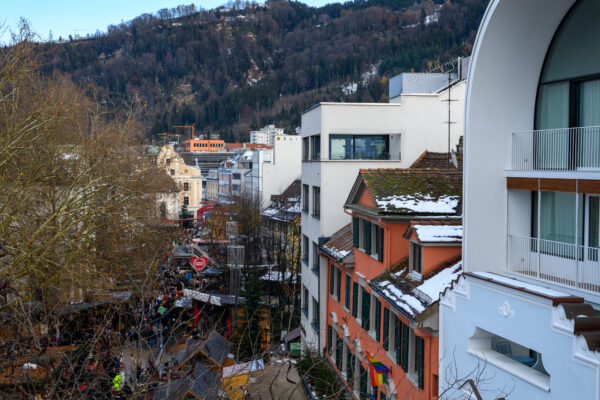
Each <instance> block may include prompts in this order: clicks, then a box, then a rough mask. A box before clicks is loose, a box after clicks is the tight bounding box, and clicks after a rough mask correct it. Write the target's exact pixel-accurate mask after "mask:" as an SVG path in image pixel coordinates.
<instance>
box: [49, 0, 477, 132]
mask: <svg viewBox="0 0 600 400" xmlns="http://www.w3.org/2000/svg"><path fill="white" fill-rule="evenodd" d="M486 5H487V0H453V1H450V0H448V1H446V2H442V1H437V0H436V1H432V0H422V1H413V0H367V1H354V2H349V3H345V4H343V5H340V4H335V5H328V6H325V7H322V8H312V7H308V6H306V5H304V4H302V3H296V2H290V1H269V2H267V3H266V4H265V5H257V4H248V3H246V4H239V3H238V5H237V6H235V5H232V6H230V7H227V8H219V9H216V10H209V11H205V10H197V9H196V8H194V7H192V6H187V7H178V8H176V9H172V10H167V9H164V10H160V11H159V12H157V13H156V14H155V15H150V14H144V15H141V16H139V17H138V18H136V19H134V20H132V21H129V22H126V23H122V24H120V25H118V26H109V27H108V30H107V32H106V33H104V34H97V35H94V37H89V38H85V39H70V38H61V39H62V40H60V41H58V42H54V43H45V44H41V45H40V47H41V51H40V54H41V55H42V58H43V63H42V64H43V66H44V69H45V71H46V72H47V73H53V72H55V71H62V72H65V73H67V74H69V75H70V76H72V79H73V80H74V81H75V82H77V83H79V84H82V85H85V84H88V83H93V84H95V85H96V86H97V87H98V88H99V95H100V96H101V97H102V98H103V99H104V100H106V104H107V105H108V106H109V107H114V106H117V105H120V104H122V103H123V102H127V103H135V102H137V103H138V104H140V105H141V107H143V114H142V115H143V119H144V122H145V123H146V125H147V130H148V131H147V133H148V136H150V137H152V136H153V135H154V134H156V133H158V132H166V131H172V130H173V126H174V125H181V124H188V123H189V124H195V126H196V128H197V132H198V133H220V134H221V136H222V137H223V138H225V139H226V140H233V139H245V138H246V137H247V133H248V132H249V130H250V129H251V128H257V127H260V126H262V125H265V124H267V123H275V124H277V125H279V126H283V127H284V128H286V130H288V131H289V130H293V129H294V128H295V127H296V126H298V125H299V123H300V112H301V111H302V110H304V109H306V108H308V107H309V106H311V105H312V104H314V103H317V102H319V101H361V102H367V101H375V102H386V101H387V79H388V78H389V77H391V76H393V75H395V74H397V73H399V72H402V71H410V70H415V71H422V70H427V69H428V68H429V67H431V65H435V63H436V62H438V61H441V60H442V61H443V60H446V59H450V58H453V57H456V56H463V55H468V54H470V51H471V45H472V43H473V40H474V37H475V34H476V31H477V27H478V24H479V22H480V19H481V17H482V15H483V12H484V10H485V6H486Z"/></svg>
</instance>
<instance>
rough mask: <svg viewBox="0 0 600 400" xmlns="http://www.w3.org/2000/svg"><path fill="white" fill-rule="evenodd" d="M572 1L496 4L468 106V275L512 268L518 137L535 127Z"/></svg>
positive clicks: (478, 48) (480, 38)
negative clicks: (547, 63)
mask: <svg viewBox="0 0 600 400" xmlns="http://www.w3.org/2000/svg"><path fill="white" fill-rule="evenodd" d="M573 3H574V1H572V0H527V1H519V0H493V1H492V2H491V3H490V5H489V7H488V10H487V11H486V14H485V15H484V18H483V21H482V23H481V27H480V29H479V33H478V35H477V39H476V41H475V46H474V49H473V57H472V60H471V67H470V70H469V77H468V86H467V97H466V106H465V110H466V111H465V148H464V151H465V164H464V171H465V177H464V189H463V190H464V197H463V198H464V207H465V213H464V226H465V240H464V247H463V257H464V260H465V261H464V270H465V271H476V270H487V271H494V272H501V271H502V270H503V269H504V267H505V265H506V254H507V252H506V246H507V190H506V179H505V178H506V175H507V173H506V171H508V170H509V169H510V161H511V134H512V132H520V131H529V130H532V129H534V119H535V105H536V95H537V88H538V81H539V77H540V74H541V71H542V66H543V64H544V59H545V57H546V52H547V50H548V47H549V45H550V43H551V41H552V38H553V36H554V33H555V32H556V30H557V28H558V27H559V25H560V23H561V21H562V19H563V18H564V16H565V15H566V13H567V12H568V11H569V9H570V8H571V6H572V5H573Z"/></svg>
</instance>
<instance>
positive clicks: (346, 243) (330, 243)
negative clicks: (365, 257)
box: [320, 224, 354, 261]
mask: <svg viewBox="0 0 600 400" xmlns="http://www.w3.org/2000/svg"><path fill="white" fill-rule="evenodd" d="M320 248H321V250H323V251H324V252H326V253H327V254H328V255H329V256H330V257H332V258H334V259H335V260H337V261H341V260H343V259H344V258H346V257H348V256H349V255H350V254H352V252H353V251H354V244H353V240H352V227H351V225H350V224H348V225H346V226H344V227H343V228H342V229H340V230H339V231H337V232H335V233H334V234H333V235H331V237H330V238H329V239H328V240H327V241H326V242H325V243H323V244H321V246H320Z"/></svg>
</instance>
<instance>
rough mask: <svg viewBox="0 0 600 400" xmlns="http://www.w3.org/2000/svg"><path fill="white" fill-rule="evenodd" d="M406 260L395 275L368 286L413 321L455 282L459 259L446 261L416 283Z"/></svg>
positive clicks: (458, 274)
mask: <svg viewBox="0 0 600 400" xmlns="http://www.w3.org/2000/svg"><path fill="white" fill-rule="evenodd" d="M408 269H409V268H408V257H407V258H405V259H404V260H402V262H400V263H399V264H398V265H397V267H396V268H395V270H396V271H395V272H394V271H388V272H385V273H384V274H382V275H380V276H378V277H377V278H375V279H373V280H372V281H370V282H369V285H370V286H371V288H373V289H374V290H376V291H377V292H379V293H380V294H381V295H382V296H383V297H384V298H385V299H386V300H387V301H388V302H389V303H390V304H391V305H392V306H394V307H395V308H397V309H398V310H399V311H400V312H402V314H404V315H405V316H406V317H408V318H409V319H411V320H413V321H415V320H417V319H419V317H420V316H421V315H423V314H424V313H425V312H426V311H427V310H428V309H429V308H430V307H431V306H432V305H434V304H435V303H437V302H438V301H439V298H440V294H441V293H442V292H444V290H445V289H446V288H448V287H450V286H451V285H452V283H453V282H454V281H456V280H457V279H458V277H459V276H460V274H461V272H462V261H461V258H460V256H459V257H456V258H454V259H452V260H449V261H446V262H445V263H443V264H442V265H440V266H439V267H438V268H437V269H436V270H435V271H434V272H432V273H430V274H428V275H426V276H425V277H423V279H422V280H415V279H413V278H412V277H411V276H410V275H409V271H408Z"/></svg>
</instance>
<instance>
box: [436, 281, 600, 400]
mask: <svg viewBox="0 0 600 400" xmlns="http://www.w3.org/2000/svg"><path fill="white" fill-rule="evenodd" d="M504 304H507V310H508V311H509V314H508V315H507V316H505V314H503V313H501V312H500V311H499V308H500V307H501V306H503V307H506V306H504ZM511 312H512V313H511ZM560 315H561V311H560V309H558V307H553V306H552V300H550V299H547V298H542V297H539V296H534V295H530V294H526V293H523V292H522V291H519V290H516V289H509V288H506V287H503V286H500V285H495V284H491V283H486V282H484V281H481V280H479V279H476V278H470V277H469V278H467V279H466V280H464V282H461V283H460V284H458V285H455V289H454V290H453V291H449V292H447V293H446V296H445V297H443V298H442V299H441V300H440V325H441V331H440V332H441V338H443V340H440V353H439V357H440V371H439V372H440V375H439V382H440V393H441V392H442V391H444V390H445V389H447V387H448V384H447V383H446V379H449V380H450V381H452V380H453V378H452V375H453V374H456V375H458V376H460V377H466V376H468V377H470V378H471V379H477V373H476V372H475V373H474V372H473V371H481V377H482V379H481V381H480V382H479V384H478V386H479V391H480V392H481V394H482V396H483V398H484V399H485V400H488V399H489V400H492V399H496V398H499V397H501V396H500V394H502V393H500V392H504V394H506V393H507V392H509V393H510V394H509V395H508V396H507V398H508V399H512V398H514V399H539V400H550V399H553V400H554V399H555V400H565V399H598V398H599V395H600V393H599V391H598V386H597V385H598V372H599V368H598V366H599V364H600V359H599V358H598V355H597V353H591V352H589V351H586V350H585V349H582V347H586V346H582V343H581V342H580V340H581V339H583V337H582V336H577V337H576V336H575V335H573V327H572V325H571V327H570V331H569V328H568V326H569V320H567V319H564V320H563V319H561V317H560ZM476 328H480V329H484V330H486V331H488V332H491V333H494V334H496V335H498V336H501V337H503V338H505V339H508V340H510V341H513V342H516V343H518V344H520V345H522V346H525V347H527V348H530V349H532V350H535V351H537V352H539V353H541V354H542V361H543V365H544V367H545V369H546V371H548V373H549V375H550V381H549V382H550V390H549V391H547V390H545V389H543V388H540V387H539V386H536V385H534V384H532V383H530V382H529V381H526V380H525V378H527V377H528V376H529V371H528V369H526V370H523V371H518V370H516V369H514V368H509V369H508V370H506V369H502V368H500V367H498V366H497V364H494V363H492V362H486V361H485V360H483V359H481V358H479V357H477V356H475V355H473V354H470V353H469V352H468V348H469V338H471V337H472V336H473V334H474V333H475V330H476ZM584 341H585V340H584ZM471 347H472V348H476V347H477V345H475V344H472V345H471ZM488 358H489V359H491V357H488ZM511 371H512V372H511ZM486 377H487V378H486ZM457 394H458V393H457V390H456V388H455V390H452V391H450V392H448V393H446V398H462V397H457Z"/></svg>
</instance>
